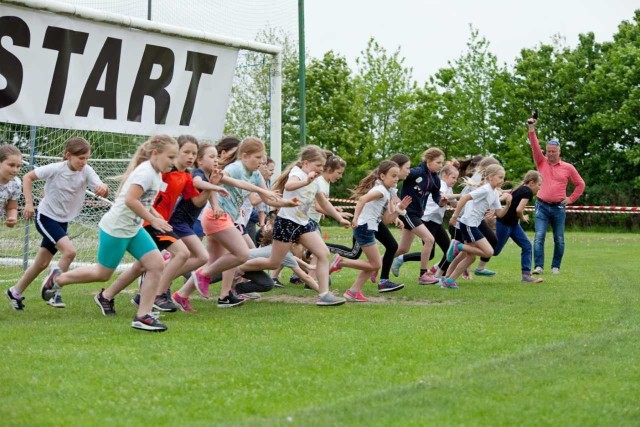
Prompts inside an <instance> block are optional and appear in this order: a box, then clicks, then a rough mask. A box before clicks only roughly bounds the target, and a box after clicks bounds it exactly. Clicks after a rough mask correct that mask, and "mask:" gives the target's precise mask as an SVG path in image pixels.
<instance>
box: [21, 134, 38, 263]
mask: <svg viewBox="0 0 640 427" xmlns="http://www.w3.org/2000/svg"><path fill="white" fill-rule="evenodd" d="M37 134H38V128H37V127H35V126H30V127H29V143H30V144H29V149H30V150H31V153H30V155H29V171H32V170H33V169H34V168H35V163H36V135H37ZM30 229H31V226H30V221H25V222H24V245H23V247H22V271H26V270H27V268H28V267H29V231H30Z"/></svg>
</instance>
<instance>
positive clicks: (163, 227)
mask: <svg viewBox="0 0 640 427" xmlns="http://www.w3.org/2000/svg"><path fill="white" fill-rule="evenodd" d="M149 224H150V225H151V226H152V227H153V228H155V229H156V230H158V231H162V232H163V233H168V232H170V231H172V230H173V227H172V226H171V225H169V223H168V222H167V221H165V220H164V219H163V218H158V217H154V218H153V219H152V220H151V221H149Z"/></svg>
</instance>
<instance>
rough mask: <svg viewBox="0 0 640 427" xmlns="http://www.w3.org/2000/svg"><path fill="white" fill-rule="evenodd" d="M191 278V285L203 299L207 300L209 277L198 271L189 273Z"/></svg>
mask: <svg viewBox="0 0 640 427" xmlns="http://www.w3.org/2000/svg"><path fill="white" fill-rule="evenodd" d="M191 277H192V278H193V284H194V285H195V287H196V289H197V290H198V292H199V293H200V295H202V296H203V297H205V298H207V299H209V284H210V283H211V277H209V276H206V275H204V274H202V273H200V270H199V269H198V270H196V271H194V272H193V273H191Z"/></svg>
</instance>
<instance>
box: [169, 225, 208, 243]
mask: <svg viewBox="0 0 640 427" xmlns="http://www.w3.org/2000/svg"><path fill="white" fill-rule="evenodd" d="M199 222H200V221H198V223H199ZM169 224H170V225H171V226H172V227H173V234H175V235H176V236H178V237H179V238H180V239H182V238H183V237H187V236H195V235H196V232H195V230H194V229H193V227H190V226H189V224H187V223H184V222H171V221H169ZM200 229H202V227H201V228H200Z"/></svg>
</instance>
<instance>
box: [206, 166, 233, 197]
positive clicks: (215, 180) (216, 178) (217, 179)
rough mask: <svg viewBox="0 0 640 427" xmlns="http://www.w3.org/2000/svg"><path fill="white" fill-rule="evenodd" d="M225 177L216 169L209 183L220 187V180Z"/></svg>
mask: <svg viewBox="0 0 640 427" xmlns="http://www.w3.org/2000/svg"><path fill="white" fill-rule="evenodd" d="M223 176H224V174H223V173H222V170H221V169H214V170H213V172H211V175H210V176H209V182H210V183H211V184H214V185H218V184H220V180H221V179H222V177H223ZM227 194H228V193H227Z"/></svg>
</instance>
